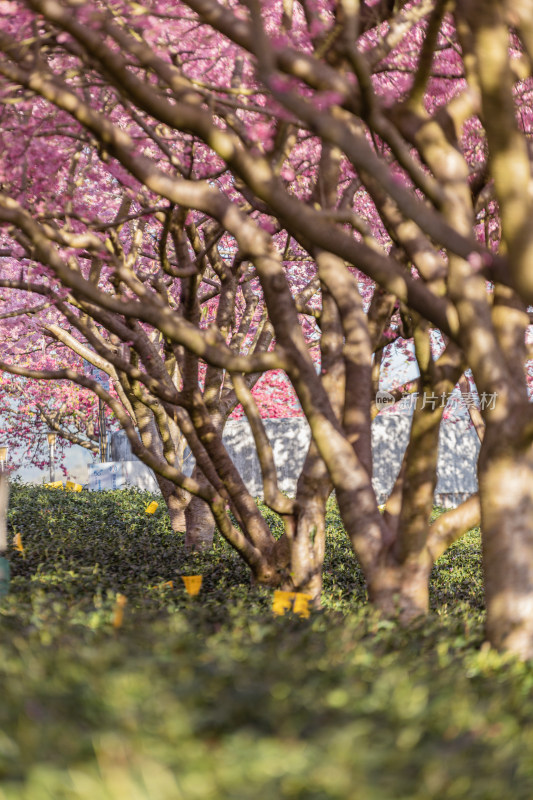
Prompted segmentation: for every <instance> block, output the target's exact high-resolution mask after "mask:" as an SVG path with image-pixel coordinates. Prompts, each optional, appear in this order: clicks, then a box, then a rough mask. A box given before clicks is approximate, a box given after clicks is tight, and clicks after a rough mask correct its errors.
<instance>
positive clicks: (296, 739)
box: [0, 485, 533, 800]
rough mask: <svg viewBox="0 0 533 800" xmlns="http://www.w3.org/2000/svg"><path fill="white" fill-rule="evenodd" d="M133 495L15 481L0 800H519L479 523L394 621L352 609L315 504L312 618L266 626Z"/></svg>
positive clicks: (525, 766)
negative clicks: (489, 639) (320, 566)
mask: <svg viewBox="0 0 533 800" xmlns="http://www.w3.org/2000/svg"><path fill="white" fill-rule="evenodd" d="M151 499H153V498H151V497H150V496H148V495H146V494H143V493H139V492H135V491H125V492H115V493H111V492H110V493H99V494H84V493H82V494H78V495H76V494H67V493H64V492H59V491H47V490H44V489H40V488H33V487H24V486H21V485H15V486H14V488H13V491H12V498H11V505H10V512H9V525H10V531H11V534H14V533H20V534H21V538H22V543H23V546H24V553H21V552H17V551H15V550H13V551H12V553H11V554H10V560H11V566H12V575H13V579H12V591H11V592H10V594H9V595H8V596H7V597H6V598H5V599H4V600H3V601H1V603H0V626H1V627H0V637H1V638H0V682H1V684H0V685H1V687H2V695H1V697H2V700H1V702H0V800H67V798H68V800H89V799H91V800H93V798H98V800H100V799H101V800H125V798H128V800H129V799H130V798H131V800H179V799H180V798H184V800H196V799H198V800H225V799H226V798H228V799H229V798H231V800H255V798H257V799H258V800H259V798H260V799H261V800H279V798H287V799H290V800H330V798H331V799H332V800H333V799H335V800H337V799H338V800H352V799H354V800H358V799H359V798H361V800H363V799H364V800H389V798H390V799H391V800H392V798H394V800H427V798H469V800H476V799H477V798H479V800H491V799H492V798H494V800H505V798H513V800H521V799H522V798H523V800H531V797H533V759H532V758H531V754H532V752H533V668H532V665H531V664H524V663H520V662H518V661H516V660H514V659H512V658H510V657H506V656H501V655H498V654H496V653H495V652H494V651H492V650H490V649H487V647H486V646H485V645H484V644H483V617H484V612H483V593H482V577H481V568H480V540H479V531H471V532H470V533H469V534H468V535H467V536H466V537H464V539H463V540H462V541H461V542H460V543H458V544H456V545H455V546H454V547H453V548H451V549H450V550H449V551H448V553H446V555H445V556H444V557H443V558H442V559H441V560H440V561H439V563H438V564H437V565H436V566H435V569H434V570H433V575H432V582H431V583H432V585H431V606H432V612H431V614H430V615H429V616H428V618H427V619H425V620H423V621H419V622H417V623H415V624H413V625H412V626H411V627H410V628H408V629H403V628H399V627H398V626H397V625H396V624H395V623H394V622H391V621H387V620H383V619H381V618H380V617H379V616H378V615H377V614H375V613H374V612H373V611H372V609H370V608H369V607H368V606H367V605H366V604H365V588H364V583H363V581H362V577H361V574H360V571H359V569H358V566H357V563H356V560H355V558H354V556H353V554H352V553H351V551H350V548H349V545H348V543H347V540H346V537H345V535H344V534H343V531H342V525H341V523H340V520H339V517H338V514H337V512H336V509H335V508H334V506H333V505H332V506H331V507H330V510H329V515H328V544H327V557H326V565H325V580H324V584H325V592H324V594H325V602H324V610H323V611H321V612H319V613H315V614H313V616H312V617H311V619H310V620H301V619H299V618H296V617H283V618H276V617H274V616H273V615H272V612H271V599H272V598H271V592H269V591H268V590H266V589H263V588H260V587H252V586H250V580H249V575H248V573H247V570H246V568H245V567H244V566H243V565H242V564H241V562H240V561H239V559H238V558H237V556H236V555H235V554H234V553H233V552H232V551H231V550H230V549H229V548H228V547H227V546H226V545H225V543H224V542H223V541H221V540H217V541H216V543H215V547H214V550H213V553H211V554H210V555H209V556H204V557H199V556H189V555H187V554H186V553H185V552H184V550H183V546H182V541H181V537H180V536H179V535H176V534H174V533H172V531H171V529H170V527H169V524H168V519H167V516H166V514H165V513H164V512H163V510H162V508H161V507H160V508H159V509H158V511H157V512H156V513H155V514H154V515H153V516H148V515H146V514H144V508H145V506H146V505H147V503H148V502H149V500H151ZM271 523H272V525H273V526H274V525H276V524H277V520H275V518H272V519H271ZM193 573H200V574H202V575H203V580H204V582H203V587H202V591H201V593H200V595H199V596H198V597H197V598H190V597H188V596H187V595H186V593H185V591H184V590H183V587H182V586H181V584H180V582H179V575H181V574H193ZM177 578H178V580H176V579H177ZM169 580H172V581H173V582H174V586H173V587H172V588H170V587H161V586H160V584H162V583H164V582H166V581H169ZM117 593H121V594H124V595H125V596H126V597H127V598H128V603H127V605H126V607H125V609H124V622H123V625H122V626H121V627H120V628H118V629H115V628H114V627H113V619H114V617H115V613H116V598H117Z"/></svg>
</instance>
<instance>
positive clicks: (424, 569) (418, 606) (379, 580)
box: [367, 549, 433, 622]
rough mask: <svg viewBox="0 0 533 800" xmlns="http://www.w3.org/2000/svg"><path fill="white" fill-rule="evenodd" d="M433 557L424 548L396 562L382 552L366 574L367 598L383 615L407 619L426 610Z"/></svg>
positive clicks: (401, 619)
mask: <svg viewBox="0 0 533 800" xmlns="http://www.w3.org/2000/svg"><path fill="white" fill-rule="evenodd" d="M432 567H433V559H432V558H431V556H430V554H429V552H428V550H427V549H423V550H422V551H421V552H419V553H417V554H416V556H414V555H413V556H412V557H410V558H409V559H408V560H407V561H406V562H404V563H403V564H399V563H398V562H397V561H396V559H395V558H394V557H393V555H392V554H391V553H390V552H389V553H384V554H383V557H382V558H380V559H379V560H378V561H377V563H376V566H375V569H373V570H372V571H371V573H370V574H369V575H368V576H367V589H368V599H369V601H370V602H371V603H372V604H373V605H374V606H375V607H376V608H378V609H379V610H380V611H382V612H383V613H384V614H385V615H386V616H389V617H392V616H394V617H398V618H399V620H400V622H410V621H411V620H413V619H415V618H416V617H420V616H424V615H425V614H427V613H428V610H429V576H430V573H431V569H432Z"/></svg>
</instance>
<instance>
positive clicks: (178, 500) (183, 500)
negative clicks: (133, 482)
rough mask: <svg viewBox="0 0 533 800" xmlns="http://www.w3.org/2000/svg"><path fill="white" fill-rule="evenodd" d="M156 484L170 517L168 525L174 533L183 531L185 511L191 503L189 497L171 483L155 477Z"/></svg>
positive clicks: (157, 476)
mask: <svg viewBox="0 0 533 800" xmlns="http://www.w3.org/2000/svg"><path fill="white" fill-rule="evenodd" d="M156 478H157V483H158V485H159V488H160V489H161V494H162V495H163V499H164V501H165V504H166V507H167V509H168V513H169V516H170V524H171V526H172V530H173V531H174V533H183V532H184V531H185V524H186V522H185V520H186V517H185V509H186V508H187V506H188V505H189V503H190V501H191V495H190V494H189V493H188V492H186V491H185V490H184V489H181V488H180V487H179V486H176V485H175V484H174V483H172V482H171V481H167V480H166V479H165V478H162V477H161V476H160V475H156Z"/></svg>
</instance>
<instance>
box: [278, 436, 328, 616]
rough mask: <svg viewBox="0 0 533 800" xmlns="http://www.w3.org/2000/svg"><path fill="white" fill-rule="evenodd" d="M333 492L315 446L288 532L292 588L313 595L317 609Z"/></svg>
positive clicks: (311, 450)
mask: <svg viewBox="0 0 533 800" xmlns="http://www.w3.org/2000/svg"><path fill="white" fill-rule="evenodd" d="M331 489H332V485H331V480H330V478H329V475H328V471H327V468H326V465H325V464H324V461H323V460H322V458H321V457H320V455H319V453H318V449H317V447H316V445H315V443H314V442H311V444H310V446H309V451H308V453H307V458H306V460H305V464H304V466H303V469H302V472H301V474H300V478H299V480H298V485H297V488H296V503H297V511H296V514H295V517H294V519H293V521H292V524H291V525H290V526H289V530H288V544H289V570H288V571H289V575H290V581H289V583H290V586H289V587H288V588H290V589H292V590H293V591H297V592H304V593H305V594H309V595H311V598H312V601H311V602H312V604H313V606H314V607H315V608H319V607H320V603H321V595H322V567H323V564H324V552H325V544H326V503H327V500H328V497H329V496H330V494H331Z"/></svg>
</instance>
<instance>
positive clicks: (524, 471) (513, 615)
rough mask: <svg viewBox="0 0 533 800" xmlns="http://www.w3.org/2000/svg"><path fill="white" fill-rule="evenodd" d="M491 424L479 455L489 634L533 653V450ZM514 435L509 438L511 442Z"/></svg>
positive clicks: (523, 653) (500, 645)
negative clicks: (509, 443)
mask: <svg viewBox="0 0 533 800" xmlns="http://www.w3.org/2000/svg"><path fill="white" fill-rule="evenodd" d="M505 439H506V437H505V436H504V434H503V432H502V430H501V426H500V427H496V426H495V425H492V426H487V430H486V434H485V439H484V442H483V446H482V449H481V453H480V459H479V467H478V472H479V488H480V499H481V527H482V531H483V536H482V543H483V570H484V577H485V598H486V607H487V638H488V640H489V642H490V643H491V644H492V645H493V646H494V647H496V648H497V649H499V650H509V651H511V652H513V653H515V654H516V655H518V656H519V657H521V658H524V659H527V658H533V452H532V449H531V446H528V447H526V446H525V445H521V444H520V443H518V444H517V445H516V446H515V447H510V446H509V445H507V446H505ZM508 441H509V440H508V439H507V442H508Z"/></svg>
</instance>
